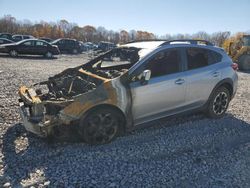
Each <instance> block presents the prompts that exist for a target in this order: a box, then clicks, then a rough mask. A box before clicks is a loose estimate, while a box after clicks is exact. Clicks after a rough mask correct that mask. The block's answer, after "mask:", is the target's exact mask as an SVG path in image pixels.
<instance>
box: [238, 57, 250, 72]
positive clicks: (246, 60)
mask: <svg viewBox="0 0 250 188" xmlns="http://www.w3.org/2000/svg"><path fill="white" fill-rule="evenodd" d="M238 65H239V69H240V70H243V71H249V70H250V55H249V54H245V55H242V56H240V58H239V61H238Z"/></svg>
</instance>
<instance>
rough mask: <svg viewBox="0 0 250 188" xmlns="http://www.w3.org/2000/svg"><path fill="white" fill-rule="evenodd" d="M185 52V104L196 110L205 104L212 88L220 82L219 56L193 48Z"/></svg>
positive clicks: (205, 50) (210, 51)
mask: <svg viewBox="0 0 250 188" xmlns="http://www.w3.org/2000/svg"><path fill="white" fill-rule="evenodd" d="M185 52H186V61H185V62H186V67H185V69H186V71H185V73H186V82H187V94H186V103H187V105H188V106H190V107H193V108H196V107H199V106H202V105H203V104H205V102H206V101H207V100H208V98H209V95H210V94H211V92H212V90H213V88H214V87H215V85H216V84H217V83H218V82H219V81H220V80H221V71H220V66H219V63H220V61H221V58H220V57H219V56H221V55H220V54H219V53H216V52H214V51H212V50H209V49H204V48H195V47H193V48H186V50H185ZM216 55H217V58H216Z"/></svg>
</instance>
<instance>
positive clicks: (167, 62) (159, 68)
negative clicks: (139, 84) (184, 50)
mask: <svg viewBox="0 0 250 188" xmlns="http://www.w3.org/2000/svg"><path fill="white" fill-rule="evenodd" d="M180 64H181V58H180V54H179V51H178V50H177V49H173V50H164V51H161V52H158V53H157V54H156V55H154V56H153V57H152V58H151V59H150V60H149V61H148V62H147V63H146V67H145V70H146V69H149V70H151V77H158V76H163V75H168V74H172V73H177V72H179V71H180Z"/></svg>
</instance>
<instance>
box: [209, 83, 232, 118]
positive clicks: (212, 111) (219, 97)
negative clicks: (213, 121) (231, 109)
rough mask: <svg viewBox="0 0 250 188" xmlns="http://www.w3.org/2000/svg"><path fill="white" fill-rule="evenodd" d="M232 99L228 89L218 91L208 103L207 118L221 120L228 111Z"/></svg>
mask: <svg viewBox="0 0 250 188" xmlns="http://www.w3.org/2000/svg"><path fill="white" fill-rule="evenodd" d="M230 98H231V97H230V93H229V91H228V89H227V88H225V87H219V88H218V89H216V90H215V92H213V94H212V95H211V97H210V99H209V101H208V106H207V111H206V114H207V116H208V117H210V118H221V117H222V116H223V115H224V114H225V112H226V111H227V108H228V105H229V102H230Z"/></svg>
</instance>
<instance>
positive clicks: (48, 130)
mask: <svg viewBox="0 0 250 188" xmlns="http://www.w3.org/2000/svg"><path fill="white" fill-rule="evenodd" d="M236 70H237V64H235V63H233V62H232V60H231V59H230V57H228V55H227V54H226V52H225V51H224V50H223V49H221V48H219V47H216V46H214V45H213V44H211V43H210V42H208V41H202V40H175V41H143V42H142V41H141V42H133V43H128V44H124V45H121V46H119V47H118V48H115V49H113V50H110V51H109V52H107V53H105V54H102V55H100V56H98V57H96V58H95V59H92V60H91V61H89V62H87V63H85V64H83V65H81V66H77V67H75V68H70V69H67V70H65V71H63V72H61V73H59V74H57V75H55V76H53V77H50V78H49V79H48V80H46V81H44V82H41V83H37V84H36V85H35V86H34V88H27V87H25V86H22V87H21V88H20V89H19V95H20V99H19V104H20V108H21V110H20V112H21V117H22V118H23V121H24V126H25V127H26V129H27V130H28V131H31V132H33V133H36V134H38V135H40V136H52V135H54V136H58V134H60V133H62V134H65V133H64V131H68V130H69V129H65V127H64V125H66V126H67V127H71V128H72V130H75V131H76V132H75V134H74V136H77V135H78V136H79V138H81V139H82V140H84V141H85V142H87V143H89V144H103V143H107V142H110V141H112V140H113V139H114V138H115V137H116V136H118V135H119V134H121V133H123V132H124V131H129V130H133V128H135V127H136V126H138V125H140V124H142V123H145V122H149V121H152V120H155V119H158V118H163V117H166V116H172V115H176V114H181V113H184V112H191V111H194V110H199V111H203V112H205V113H206V114H207V115H208V116H209V117H211V118H220V117H222V116H223V115H224V114H225V112H226V110H227V108H228V105H229V103H230V101H231V100H232V98H233V97H234V95H235V92H236V89H237V82H238V76H237V72H236ZM41 85H46V86H47V89H44V90H42V88H44V86H42V87H41ZM36 91H39V92H36ZM41 93H42V94H41ZM70 124H71V125H70Z"/></svg>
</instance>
